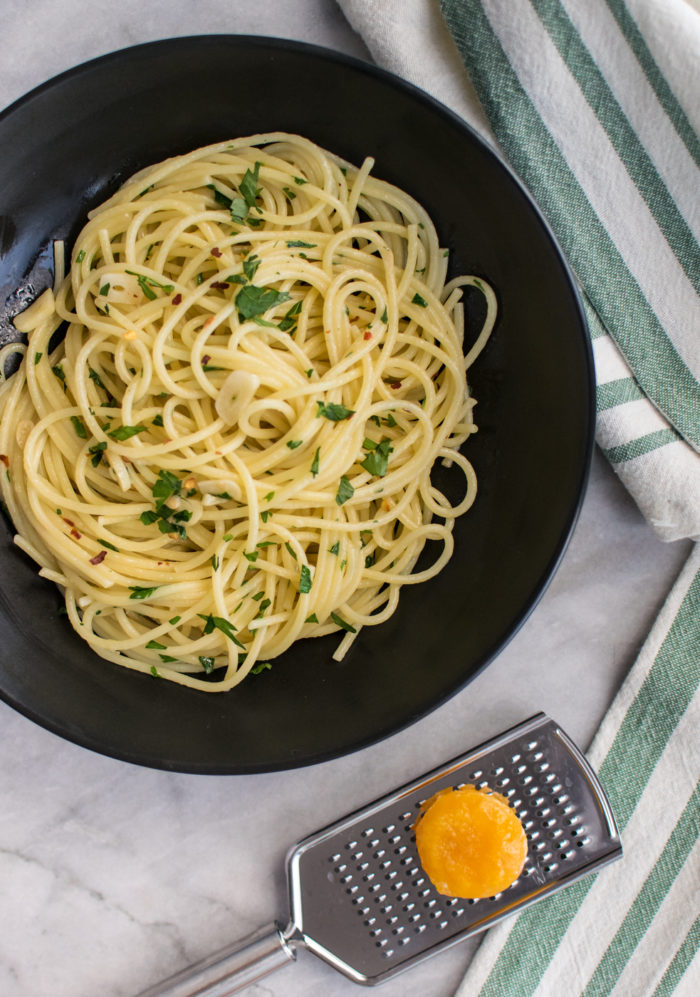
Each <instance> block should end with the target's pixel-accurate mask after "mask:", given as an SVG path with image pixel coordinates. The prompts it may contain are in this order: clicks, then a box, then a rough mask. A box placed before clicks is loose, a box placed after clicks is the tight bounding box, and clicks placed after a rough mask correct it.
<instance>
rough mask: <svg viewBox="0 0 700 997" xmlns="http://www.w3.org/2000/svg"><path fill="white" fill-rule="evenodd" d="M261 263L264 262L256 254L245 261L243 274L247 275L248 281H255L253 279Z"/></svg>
mask: <svg viewBox="0 0 700 997" xmlns="http://www.w3.org/2000/svg"><path fill="white" fill-rule="evenodd" d="M261 263H262V260H261V259H260V257H259V256H257V255H256V254H255V253H253V255H252V256H247V257H246V258H245V259H244V260H243V273H244V274H245V275H246V277H247V278H248V280H252V279H253V277H254V276H255V271H256V270H257V269H258V267H259V266H260V264H261Z"/></svg>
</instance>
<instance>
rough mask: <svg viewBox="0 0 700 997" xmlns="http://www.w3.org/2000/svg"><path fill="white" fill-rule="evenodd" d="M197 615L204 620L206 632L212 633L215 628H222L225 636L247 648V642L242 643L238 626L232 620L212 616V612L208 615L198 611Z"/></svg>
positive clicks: (239, 645)
mask: <svg viewBox="0 0 700 997" xmlns="http://www.w3.org/2000/svg"><path fill="white" fill-rule="evenodd" d="M197 615H198V616H199V617H200V618H201V619H202V620H204V633H205V634H210V633H212V632H213V631H214V630H215V629H216V630H220V631H221V633H222V634H223V635H224V636H225V637H228V639H229V640H230V641H233V643H234V644H236V645H237V646H238V647H242V648H243V649H244V650H245V644H241V642H240V641H239V640H238V638H237V637H236V627H234V625H233V623H231V621H230V620H227V619H224V617H223V616H212V615H211V613H209V614H208V615H206V616H205V615H204V613H198V614H197Z"/></svg>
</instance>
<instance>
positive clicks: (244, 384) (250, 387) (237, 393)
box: [214, 370, 260, 425]
mask: <svg viewBox="0 0 700 997" xmlns="http://www.w3.org/2000/svg"><path fill="white" fill-rule="evenodd" d="M259 387H260V378H259V377H258V376H257V374H251V373H249V372H248V371H247V370H232V371H231V373H230V374H229V375H228V377H227V378H226V380H225V381H224V383H223V384H222V385H221V388H220V389H219V394H218V395H217V396H216V401H215V402H214V406H215V408H216V412H217V415H218V416H219V418H220V419H223V420H224V422H226V423H228V424H229V425H232V424H233V423H234V422H237V421H238V418H239V416H240V414H241V412H243V411H244V409H246V408H247V407H248V405H249V404H250V402H251V401H252V399H253V396H254V395H255V392H256V391H257V390H258V388H259Z"/></svg>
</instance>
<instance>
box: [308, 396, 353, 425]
mask: <svg viewBox="0 0 700 997" xmlns="http://www.w3.org/2000/svg"><path fill="white" fill-rule="evenodd" d="M316 404H317V405H318V411H317V412H316V418H317V419H320V418H321V416H323V418H324V419H330V421H331V422H340V421H341V420H342V419H349V418H350V416H351V415H354V414H355V410H354V409H350V408H346V407H345V406H344V405H338V404H336V403H335V402H329V404H328V405H326V404H325V403H324V402H318V401H317V402H316Z"/></svg>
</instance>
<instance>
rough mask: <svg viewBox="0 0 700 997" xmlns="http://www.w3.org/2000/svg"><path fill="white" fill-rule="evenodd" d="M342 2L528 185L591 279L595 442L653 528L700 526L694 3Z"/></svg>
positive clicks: (584, 279) (674, 531)
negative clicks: (473, 128) (494, 149)
mask: <svg viewBox="0 0 700 997" xmlns="http://www.w3.org/2000/svg"><path fill="white" fill-rule="evenodd" d="M338 2H339V3H340V6H341V7H342V8H343V10H344V12H345V14H346V16H347V17H348V20H349V21H350V23H351V24H352V25H353V26H354V27H355V29H356V30H357V31H358V32H359V33H360V34H361V35H362V36H363V38H364V40H365V41H366V43H367V45H368V47H369V49H370V51H371V52H372V54H373V56H374V57H375V59H376V60H377V61H378V62H379V63H381V64H382V65H384V66H385V67H386V68H388V69H392V70H393V71H395V72H398V73H400V74H401V75H403V76H405V77H406V78H408V79H409V80H411V81H412V82H413V83H416V84H417V85H418V86H421V87H422V88H423V89H425V90H427V91H429V92H430V93H432V94H433V96H436V97H437V98H438V99H440V100H442V101H443V102H444V103H446V104H448V105H449V106H451V107H452V108H453V110H455V111H457V113H459V114H461V115H462V116H463V117H464V118H465V119H466V120H467V121H468V122H469V123H470V124H472V125H473V126H474V127H475V128H477V129H478V130H479V131H480V132H481V133H482V135H484V136H485V137H486V138H488V139H490V140H491V141H492V142H494V143H495V144H497V146H498V147H499V148H500V150H501V152H502V154H503V155H504V156H505V158H506V159H507V161H508V162H509V163H510V165H511V167H512V168H513V169H514V170H515V171H516V172H517V173H518V175H519V176H520V178H521V179H522V180H523V182H524V183H525V185H526V186H527V187H528V188H529V190H530V192H531V193H532V194H533V196H534V198H535V200H536V201H537V202H538V204H539V206H540V208H541V209H542V211H543V213H544V215H545V216H546V218H547V219H548V221H549V223H550V225H551V226H552V228H553V230H554V232H555V233H556V235H557V238H558V240H559V242H560V244H561V246H562V248H563V250H564V252H565V254H566V256H567V258H568V260H569V263H570V265H571V266H572V268H573V270H574V273H575V275H576V277H577V279H578V282H579V286H580V289H581V293H582V298H583V302H584V307H585V309H586V313H587V316H588V322H589V328H590V332H591V336H592V340H593V352H594V357H595V365H596V378H597V384H598V389H597V405H598V419H597V441H598V443H599V445H600V447H601V448H602V450H603V452H604V453H605V455H606V456H607V458H608V459H609V460H610V462H611V463H612V465H613V467H614V468H615V470H616V471H617V473H618V474H619V476H620V478H621V479H622V481H623V482H624V483H625V485H626V486H627V488H628V489H629V491H630V493H631V494H632V495H633V497H634V498H635V500H636V502H637V504H638V505H639V507H640V509H641V510H642V512H643V513H644V515H645V516H646V518H647V520H648V522H649V523H650V524H651V526H652V527H653V529H654V530H655V531H656V533H657V534H658V536H659V537H661V538H662V539H664V540H675V539H678V538H680V537H693V538H696V539H697V538H699V537H700V454H699V453H698V451H699V450H700V384H699V383H698V377H699V376H700V298H699V297H698V294H699V292H700V248H699V246H698V237H699V236H700V141H699V140H698V132H699V131H700V14H699V13H698V12H697V10H695V9H693V7H692V6H691V3H690V2H689V0H626V2H623V0H585V2H583V0H440V3H438V0H382V2H381V3H379V2H376V0H338ZM692 3H698V0H692ZM440 7H441V8H442V13H443V14H444V20H443V19H442V18H441V16H440ZM460 57H461V58H460ZM465 66H466V70H467V71H465Z"/></svg>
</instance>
